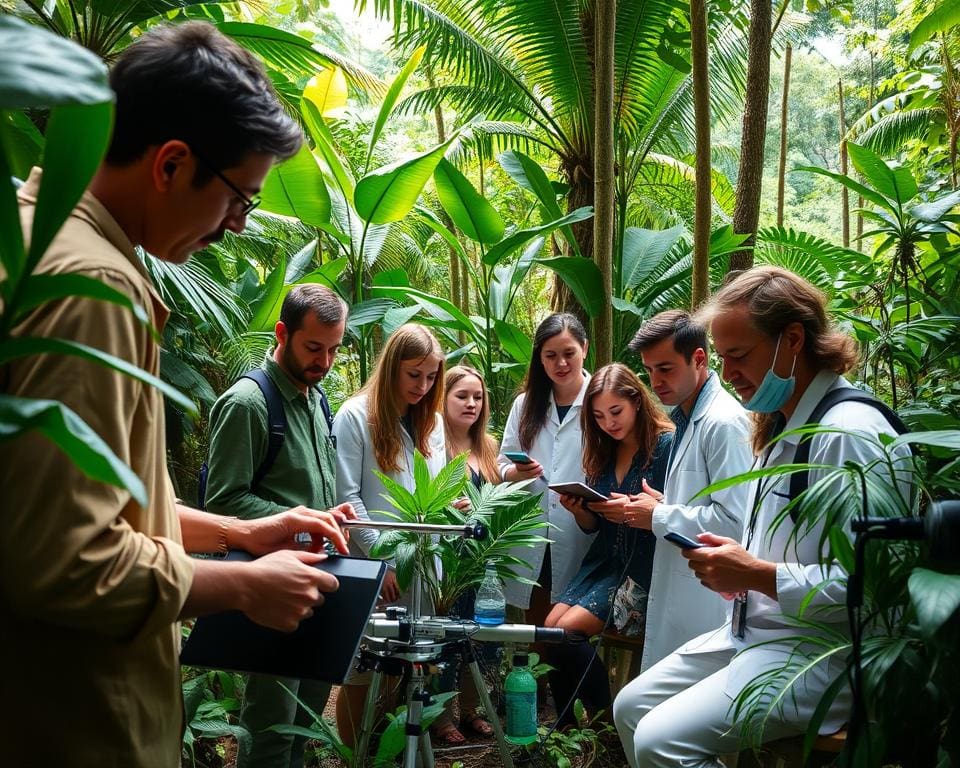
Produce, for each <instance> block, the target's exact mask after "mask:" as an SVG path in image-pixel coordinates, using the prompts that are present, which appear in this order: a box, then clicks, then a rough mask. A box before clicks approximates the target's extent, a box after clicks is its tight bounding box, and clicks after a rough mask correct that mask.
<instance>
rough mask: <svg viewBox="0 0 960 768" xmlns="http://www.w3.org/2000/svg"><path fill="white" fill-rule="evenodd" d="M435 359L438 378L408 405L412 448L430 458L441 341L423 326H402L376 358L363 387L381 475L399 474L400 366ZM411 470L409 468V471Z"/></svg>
mask: <svg viewBox="0 0 960 768" xmlns="http://www.w3.org/2000/svg"><path fill="white" fill-rule="evenodd" d="M431 356H432V357H436V358H438V359H439V361H440V362H439V363H437V378H436V379H435V380H434V382H433V386H432V387H431V388H430V391H429V392H427V394H426V395H424V396H423V398H422V399H421V400H420V402H418V403H417V404H416V405H411V406H410V410H409V414H410V425H411V427H412V428H413V442H414V446H415V447H416V449H417V450H418V451H420V453H422V454H423V455H424V456H426V457H429V456H431V450H430V433H431V432H433V429H434V426H435V424H436V419H437V411H438V410H439V409H440V408H441V406H442V403H443V369H444V365H445V360H444V356H443V349H442V348H441V347H440V342H438V341H437V339H436V337H435V336H434V335H433V334H432V333H430V331H428V330H427V329H426V328H424V327H423V326H422V325H417V324H416V323H407V324H406V325H401V326H400V327H399V328H398V329H397V330H396V331H394V333H393V335H392V336H391V337H390V338H389V339H387V343H386V344H385V345H384V347H383V349H382V350H381V352H380V356H379V357H378V358H377V365H376V368H375V369H374V371H373V374H372V375H371V376H370V379H369V380H368V381H367V383H366V384H365V385H364V387H363V389H362V390H361V391H362V392H364V393H366V394H367V402H368V407H367V423H368V424H369V425H370V434H371V436H372V439H373V453H374V456H376V459H377V465H378V466H379V467H380V471H381V472H384V473H386V472H398V471H399V470H400V454H401V452H402V450H403V443H402V441H401V434H400V430H401V429H403V427H402V426H401V424H400V416H401V413H402V412H403V408H402V404H401V402H400V397H399V396H398V394H397V376H398V375H399V373H400V363H402V362H407V361H409V360H417V361H420V360H424V359H426V358H427V357H431ZM410 469H411V470H412V469H413V468H412V467H411V468H410Z"/></svg>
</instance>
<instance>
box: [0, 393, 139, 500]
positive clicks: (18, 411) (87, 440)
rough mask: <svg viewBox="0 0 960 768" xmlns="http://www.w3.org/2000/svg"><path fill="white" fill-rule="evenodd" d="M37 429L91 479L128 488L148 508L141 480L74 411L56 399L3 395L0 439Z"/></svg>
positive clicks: (0, 412)
mask: <svg viewBox="0 0 960 768" xmlns="http://www.w3.org/2000/svg"><path fill="white" fill-rule="evenodd" d="M33 430H36V431H39V432H40V433H41V434H43V435H44V436H45V437H46V438H47V439H49V440H50V441H51V442H53V443H54V444H56V445H57V446H58V447H59V448H60V449H61V450H62V451H63V452H64V453H65V454H67V456H69V457H70V460H71V461H72V462H73V463H74V464H75V465H76V466H77V467H78V468H79V469H80V471H82V472H83V473H84V474H85V475H87V477H90V478H92V479H93V480H98V481H100V482H102V483H108V484H109V485H114V486H116V487H118V488H125V489H126V490H128V491H129V492H130V495H131V496H133V498H134V499H135V500H136V502H137V503H138V504H139V505H140V506H142V507H145V506H147V502H148V501H149V500H148V498H147V489H146V488H144V486H143V483H142V482H141V481H140V478H139V477H137V475H136V474H135V473H134V471H133V470H132V469H130V467H128V466H127V465H126V464H124V463H123V462H122V461H121V460H120V459H119V458H118V457H117V455H116V454H115V453H114V452H113V451H112V450H111V449H110V446H109V445H107V444H106V442H104V440H103V439H102V438H101V437H100V436H99V435H98V434H97V433H96V432H94V431H93V430H92V429H91V428H90V427H89V426H87V424H86V423H85V422H84V421H83V419H81V418H80V417H79V416H78V415H77V414H76V413H75V412H74V411H72V410H70V409H69V408H67V406H65V405H64V404H63V403H61V402H58V401H56V400H34V399H30V398H25V397H13V396H11V395H4V394H0V440H10V439H12V438H14V437H16V436H17V435H20V434H23V433H25V432H30V431H33Z"/></svg>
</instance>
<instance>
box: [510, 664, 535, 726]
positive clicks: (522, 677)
mask: <svg viewBox="0 0 960 768" xmlns="http://www.w3.org/2000/svg"><path fill="white" fill-rule="evenodd" d="M503 691H504V698H505V699H506V708H507V729H506V734H505V736H506V739H507V741H509V742H511V743H512V744H532V743H533V742H535V741H536V740H537V681H536V680H535V679H534V677H533V673H532V672H530V667H529V659H528V657H527V654H525V653H517V654H514V656H513V669H511V670H510V674H509V675H507V679H506V681H505V682H504V684H503Z"/></svg>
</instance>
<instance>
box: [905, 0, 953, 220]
mask: <svg viewBox="0 0 960 768" xmlns="http://www.w3.org/2000/svg"><path fill="white" fill-rule="evenodd" d="M958 7H960V6H958ZM958 205H960V190H958V191H956V192H950V193H948V194H946V195H944V196H943V197H938V198H937V199H936V200H933V201H931V202H929V203H921V204H920V205H915V206H914V207H913V208H911V209H910V215H911V216H916V217H917V218H918V219H920V221H924V222H927V223H933V222H937V221H941V220H942V219H943V217H944V216H946V215H947V214H948V213H950V211H952V210H953V209H954V208H956V207H957V206H958Z"/></svg>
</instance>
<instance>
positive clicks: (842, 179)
mask: <svg viewBox="0 0 960 768" xmlns="http://www.w3.org/2000/svg"><path fill="white" fill-rule="evenodd" d="M848 146H849V144H848ZM798 171H805V172H807V173H816V174H818V175H820V176H826V177H827V178H828V179H833V180H834V181H836V182H838V183H840V184H843V186H845V187H846V188H847V189H849V190H850V191H851V192H856V193H857V194H858V195H860V196H861V197H862V198H863V199H864V200H869V201H870V202H871V203H873V204H874V205H876V206H879V207H880V208H883V209H885V210H888V211H891V212H894V209H893V206H892V205H891V203H890V201H889V200H888V199H887V198H886V197H884V196H883V195H881V194H879V193H878V192H877V191H876V190H874V189H871V188H870V187H868V186H866V185H864V184H861V183H860V182H859V181H857V180H856V179H851V178H850V177H849V176H844V175H843V174H842V173H834V172H833V171H828V170H826V169H825V168H817V167H816V166H813V165H804V166H800V167H798V168H794V169H793V170H792V171H791V173H795V172H798Z"/></svg>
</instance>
